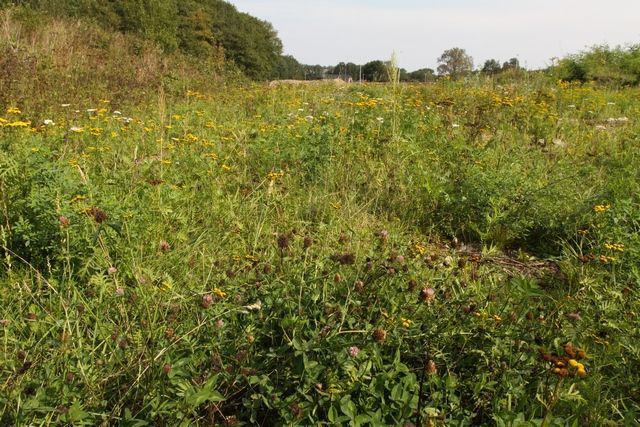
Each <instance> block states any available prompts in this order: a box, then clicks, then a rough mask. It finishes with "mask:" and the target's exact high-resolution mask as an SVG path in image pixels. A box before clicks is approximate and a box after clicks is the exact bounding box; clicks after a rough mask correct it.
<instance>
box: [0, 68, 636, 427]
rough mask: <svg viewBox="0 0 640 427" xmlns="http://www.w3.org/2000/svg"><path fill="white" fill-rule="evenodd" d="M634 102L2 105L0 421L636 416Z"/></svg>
mask: <svg viewBox="0 0 640 427" xmlns="http://www.w3.org/2000/svg"><path fill="white" fill-rule="evenodd" d="M33 96H34V97H35V96H37V94H33ZM639 99H640V98H639V97H638V92H637V90H633V89H625V90H621V91H607V90H603V89H597V88H593V87H589V86H580V85H571V84H565V83H558V84H556V83H549V82H548V81H546V80H544V79H533V78H532V79H531V80H529V81H523V82H520V83H517V84H509V85H503V86H499V85H495V84H494V83H492V81H491V80H478V81H476V82H468V83H466V84H462V83H455V82H450V81H447V80H443V81H440V82H439V83H437V84H434V85H426V86H425V85H415V86H380V85H349V86H345V87H335V86H332V85H327V86H322V85H314V86H295V87H287V86H284V85H283V86H279V87H276V88H269V87H267V86H265V85H238V86H226V87H224V89H223V90H218V91H210V92H207V93H204V92H203V93H200V92H198V91H195V90H194V89H192V90H188V91H185V92H183V93H182V95H180V96H179V97H169V96H167V95H166V94H165V93H164V92H163V91H162V90H160V91H159V92H157V93H155V94H153V96H150V97H149V98H148V100H147V101H146V102H142V103H139V104H137V105H136V106H129V105H122V106H121V105H118V104H117V103H116V102H115V101H112V100H111V99H109V97H108V94H106V93H105V94H104V95H103V97H101V98H96V99H94V100H93V101H77V100H76V101H74V102H73V104H71V105H68V104H69V103H68V102H65V101H64V100H63V98H56V99H55V100H54V99H50V100H47V101H48V104H47V103H46V102H38V103H32V104H29V103H27V104H26V105H38V107H37V109H34V108H33V107H28V106H27V107H24V106H23V105H20V103H14V104H7V105H2V114H1V115H0V135H1V137H0V141H1V142H0V192H1V195H2V197H1V205H0V218H1V225H0V230H1V232H0V244H1V248H2V249H1V250H0V254H1V256H2V265H3V268H2V272H1V273H0V286H2V289H3V292H2V293H1V294H0V322H1V323H0V334H1V337H2V344H1V345H2V351H1V352H0V359H1V363H0V366H1V368H0V378H1V381H0V384H1V386H0V390H1V391H0V419H1V420H2V424H8V425H10V424H16V425H26V424H38V423H54V424H60V423H70V424H91V425H93V424H100V423H105V424H113V423H121V424H124V425H145V424H152V425H158V424H164V425H175V424H180V423H182V424H184V425H191V424H194V423H195V424H202V425H207V424H209V425H210V424H216V425H217V424H221V425H236V424H274V423H275V424H302V425H304V424H315V423H327V424H347V423H349V424H351V425H363V424H366V423H370V424H377V425H380V424H386V425H401V424H404V423H411V422H412V423H415V424H422V423H428V424H429V425H451V424H461V425H469V424H475V425H482V424H498V425H538V424H540V423H543V424H544V425H566V424H576V425H607V424H609V425H616V424H623V423H633V422H634V420H635V422H637V421H638V415H637V414H638V412H637V411H638V409H639V401H638V393H639V392H640V390H639V389H638V381H637V372H638V369H639V362H640V348H639V347H638V344H637V343H638V342H639V341H638V321H637V316H638V312H639V310H640V308H639V307H638V305H639V302H640V298H639V294H638V284H639V281H640V274H639V269H638V265H639V263H638V257H639V255H640V241H639V237H638V236H639V235H640V234H639V233H638V232H639V231H640V230H639V228H640V227H639V222H638V218H639V217H640V216H639V214H640V205H639V200H638V194H640V191H639V190H640V189H639V183H640V180H639V178H640V177H639V175H638V173H639V172H638V169H637V167H636V165H637V164H638V160H639V159H638V153H640V150H638V149H637V145H638V144H639V142H640V141H639V140H638V134H639V132H638V130H639V129H638V122H637V117H638V112H639V110H640V103H639Z"/></svg>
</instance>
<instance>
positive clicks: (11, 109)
mask: <svg viewBox="0 0 640 427" xmlns="http://www.w3.org/2000/svg"><path fill="white" fill-rule="evenodd" d="M20 113H22V111H20V109H19V108H18V107H9V108H7V114H20Z"/></svg>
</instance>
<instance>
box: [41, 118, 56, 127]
mask: <svg viewBox="0 0 640 427" xmlns="http://www.w3.org/2000/svg"><path fill="white" fill-rule="evenodd" d="M42 123H44V125H45V126H53V125H55V123H54V122H53V120H51V119H44V120H43V122H42Z"/></svg>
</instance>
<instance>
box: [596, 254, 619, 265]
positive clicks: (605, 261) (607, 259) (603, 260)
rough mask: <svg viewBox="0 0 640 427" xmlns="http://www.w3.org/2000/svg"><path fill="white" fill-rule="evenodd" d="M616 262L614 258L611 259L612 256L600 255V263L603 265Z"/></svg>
mask: <svg viewBox="0 0 640 427" xmlns="http://www.w3.org/2000/svg"><path fill="white" fill-rule="evenodd" d="M615 260H616V258H614V257H612V256H607V255H600V262H601V263H603V264H610V263H612V262H614V261H615Z"/></svg>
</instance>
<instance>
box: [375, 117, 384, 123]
mask: <svg viewBox="0 0 640 427" xmlns="http://www.w3.org/2000/svg"><path fill="white" fill-rule="evenodd" d="M376 120H377V121H378V123H380V124H383V123H384V117H377V118H376Z"/></svg>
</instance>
